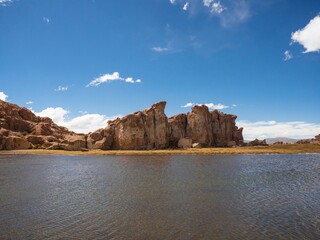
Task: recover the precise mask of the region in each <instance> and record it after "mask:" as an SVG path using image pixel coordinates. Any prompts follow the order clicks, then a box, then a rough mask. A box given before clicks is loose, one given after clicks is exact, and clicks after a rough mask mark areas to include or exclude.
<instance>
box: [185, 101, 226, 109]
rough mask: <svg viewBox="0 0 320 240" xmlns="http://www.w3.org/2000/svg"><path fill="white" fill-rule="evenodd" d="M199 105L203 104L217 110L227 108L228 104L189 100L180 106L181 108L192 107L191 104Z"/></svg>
mask: <svg viewBox="0 0 320 240" xmlns="http://www.w3.org/2000/svg"><path fill="white" fill-rule="evenodd" d="M200 105H205V106H207V107H208V108H209V109H218V110H221V109H226V108H229V106H226V105H223V104H221V103H218V104H214V103H205V104H200V103H191V102H189V103H186V104H185V105H183V106H181V107H182V108H190V107H193V106H200Z"/></svg>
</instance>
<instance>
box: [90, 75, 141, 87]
mask: <svg viewBox="0 0 320 240" xmlns="http://www.w3.org/2000/svg"><path fill="white" fill-rule="evenodd" d="M112 81H124V82H126V83H141V82H142V81H141V79H137V80H134V79H133V78H132V77H127V78H123V77H121V76H120V73H118V72H114V73H112V74H108V73H107V74H104V75H102V76H101V77H98V78H96V79H94V80H92V81H91V82H90V83H89V84H88V85H87V87H97V86H99V85H100V84H102V83H108V82H112Z"/></svg>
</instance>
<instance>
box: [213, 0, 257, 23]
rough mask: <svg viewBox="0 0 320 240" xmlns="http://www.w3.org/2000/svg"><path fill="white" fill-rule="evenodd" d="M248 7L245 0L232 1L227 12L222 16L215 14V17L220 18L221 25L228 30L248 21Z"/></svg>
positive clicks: (249, 13) (249, 14)
mask: <svg viewBox="0 0 320 240" xmlns="http://www.w3.org/2000/svg"><path fill="white" fill-rule="evenodd" d="M250 7H251V5H250V4H249V2H248V1H246V0H237V1H233V2H231V4H230V5H229V6H228V11H223V14H217V16H218V17H219V18H220V22H221V25H222V26H223V27H226V28H228V27H230V26H234V25H237V24H239V23H243V22H245V21H246V20H248V19H249V18H250V16H251V12H250ZM225 9H226V8H225ZM225 9H224V10H225Z"/></svg>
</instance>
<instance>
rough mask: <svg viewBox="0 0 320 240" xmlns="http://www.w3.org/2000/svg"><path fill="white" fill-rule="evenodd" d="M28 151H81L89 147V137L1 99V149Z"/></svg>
mask: <svg viewBox="0 0 320 240" xmlns="http://www.w3.org/2000/svg"><path fill="white" fill-rule="evenodd" d="M29 148H45V149H65V150H81V148H86V136H85V135H84V134H76V133H74V132H71V131H69V130H68V129H67V128H65V127H60V126H58V125H56V124H55V123H54V122H53V121H52V120H51V119H50V118H42V117H38V116H36V115H35V114H33V113H32V112H31V111H30V110H29V109H27V108H21V107H19V106H17V105H15V104H11V103H8V102H4V101H1V100H0V150H13V149H29Z"/></svg>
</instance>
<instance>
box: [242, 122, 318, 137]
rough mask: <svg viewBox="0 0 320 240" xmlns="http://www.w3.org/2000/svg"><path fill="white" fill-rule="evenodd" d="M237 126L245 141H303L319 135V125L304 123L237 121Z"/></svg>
mask: <svg viewBox="0 0 320 240" xmlns="http://www.w3.org/2000/svg"><path fill="white" fill-rule="evenodd" d="M237 125H238V126H239V127H243V135H244V139H246V140H253V139H255V138H258V139H265V138H274V137H288V138H296V139H303V138H312V137H314V136H315V135H317V134H319V133H320V123H308V122H304V121H296V122H277V121H259V122H250V121H237Z"/></svg>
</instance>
